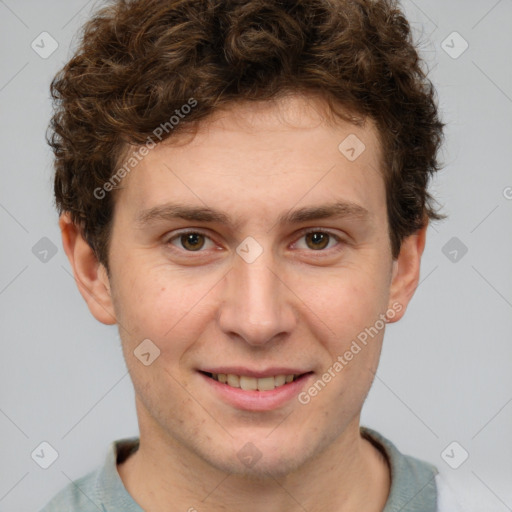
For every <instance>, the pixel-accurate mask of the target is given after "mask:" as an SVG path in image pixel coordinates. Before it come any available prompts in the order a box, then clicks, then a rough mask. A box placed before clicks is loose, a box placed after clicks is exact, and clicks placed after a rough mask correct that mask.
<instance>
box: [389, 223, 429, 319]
mask: <svg viewBox="0 0 512 512" xmlns="http://www.w3.org/2000/svg"><path fill="white" fill-rule="evenodd" d="M427 228H428V223H426V224H425V226H424V227H423V228H421V229H419V230H418V231H416V232H415V233H413V234H412V235H410V236H408V237H407V238H405V239H404V240H403V242H402V246H401V249H400V254H399V255H398V258H397V259H396V260H394V261H393V270H392V279H391V285H390V294H389V304H388V308H391V309H393V310H395V311H396V315H395V316H394V317H393V318H390V319H389V320H388V323H393V322H397V321H398V320H400V318H402V316H403V315H404V313H405V310H406V309H407V306H408V304H409V302H410V300H411V299H412V297H413V295H414V292H415V291H416V288H417V287H418V282H419V277H420V265H421V256H422V254H423V250H424V248H425V240H426V233H427ZM398 305H400V306H401V307H400V308H399V307H398Z"/></svg>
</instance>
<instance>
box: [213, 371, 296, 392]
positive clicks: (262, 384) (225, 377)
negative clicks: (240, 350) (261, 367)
mask: <svg viewBox="0 0 512 512" xmlns="http://www.w3.org/2000/svg"><path fill="white" fill-rule="evenodd" d="M205 375H207V376H208V377H210V378H212V379H214V380H216V381H217V382H220V383H222V384H226V385H228V386H230V387H232V388H240V389H243V390H244V391H272V390H273V389H275V388H278V387H280V386H284V385H285V384H288V383H290V382H293V381H294V380H295V379H297V378H298V377H300V375H293V374H292V375H276V376H273V377H272V376H270V377H262V378H259V379H258V378H256V377H250V376H247V375H234V374H231V373H228V374H226V373H207V372H205Z"/></svg>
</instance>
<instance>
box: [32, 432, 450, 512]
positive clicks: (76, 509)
mask: <svg viewBox="0 0 512 512" xmlns="http://www.w3.org/2000/svg"><path fill="white" fill-rule="evenodd" d="M360 430H361V434H362V435H363V436H364V437H365V438H366V439H368V440H369V441H371V442H372V443H373V444H374V445H375V446H376V447H377V448H378V449H380V450H381V451H382V453H384V455H385V456H386V458H387V460H388V462H389V465H390V468H391V489H390V492H389V497H388V500H387V502H386V506H385V507H384V510H383V511H382V512H448V511H449V512H454V511H457V510H458V508H457V505H456V503H455V502H454V501H452V497H451V496H450V497H449V496H447V492H449V491H448V490H447V489H446V488H445V484H444V483H443V481H442V480H441V479H440V478H439V474H438V470H437V468H436V467H434V466H432V465H431V464H429V463H427V462H425V461H421V460H419V459H416V458H414V457H411V456H408V455H403V454H402V453H400V452H399V451H398V450H397V448H396V447H395V446H394V445H393V444H392V443H391V442H390V441H388V440H387V439H386V438H384V437H383V436H381V435H380V434H379V433H378V432H376V431H374V430H372V429H369V428H367V427H360ZM138 441H139V440H138V438H129V439H121V440H118V441H114V442H113V443H112V444H111V445H110V449H109V451H108V454H107V458H106V461H105V463H104V464H103V466H101V467H100V468H98V469H97V470H96V471H93V472H91V473H89V474H87V475H85V476H84V477H82V478H80V479H78V480H76V481H74V482H72V483H70V484H68V485H67V486H66V487H65V488H64V489H63V490H61V491H60V492H59V493H58V494H57V495H56V496H55V497H54V498H53V499H52V500H51V501H50V502H49V503H48V504H47V505H46V506H45V507H44V508H43V509H42V510H41V511H40V512H143V509H142V508H141V507H140V506H139V505H138V504H137V503H136V502H135V501H134V499H133V498H132V497H131V496H130V494H129V493H128V491H127V490H126V489H125V487H124V485H123V482H122V480H121V478H120V476H119V473H118V472H117V463H120V462H122V461H124V460H126V458H127V457H129V456H130V455H131V454H132V453H133V452H134V451H136V450H137V448H138Z"/></svg>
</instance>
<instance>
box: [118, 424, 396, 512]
mask: <svg viewBox="0 0 512 512" xmlns="http://www.w3.org/2000/svg"><path fill="white" fill-rule="evenodd" d="M143 434H144V431H143V430H142V429H141V436H140V445H139V449H138V451H137V452H136V453H134V454H133V455H132V456H131V457H129V458H128V459H127V460H126V461H125V462H124V463H122V464H120V465H118V472H119V475H120V477H121V479H122V481H123V483H124V486H125V487H126V489H127V491H128V492H129V493H130V494H131V496H132V497H133V498H134V499H135V501H137V503H138V504H139V505H140V506H141V507H142V508H143V509H144V510H151V511H154V512H168V511H169V503H172V508H173V510H183V511H190V512H194V510H196V511H201V510H205V509H208V511H209V512H220V511H225V510H234V509H240V508H242V507H243V510H244V512H259V511H261V510H265V511H268V512H285V511H286V512H303V511H304V510H308V511H310V512H319V511H324V510H336V511H339V512H355V511H360V510H365V511H367V512H381V511H382V510H383V509H384V506H385V503H386V500H387V497H388V494H389V489H390V470H389V466H388V462H387V460H386V458H385V456H384V455H383V454H382V453H381V452H380V451H379V450H378V449H377V448H376V447H375V446H374V445H373V444H372V443H371V442H370V441H368V440H366V439H364V438H363V437H362V436H361V435H360V433H359V417H357V418H355V421H354V422H353V423H352V424H350V425H349V426H348V427H347V429H345V431H344V432H343V434H342V435H341V436H340V437H339V438H338V439H336V440H335V442H333V443H331V444H330V445H328V446H327V447H326V448H325V449H324V450H323V452H322V453H320V454H316V455H315V457H314V458H313V459H310V460H309V461H308V462H306V463H305V464H303V465H301V466H300V467H299V468H297V469H296V470H295V471H293V472H292V473H289V474H286V475H281V476H273V475H271V474H270V473H269V474H267V476H266V477H258V478H253V477H251V476H247V475H237V474H232V473H231V474H230V473H226V472H223V471H221V470H219V469H218V468H216V467H214V466H212V465H211V464H210V463H208V462H207V461H205V460H204V459H202V458H200V457H198V456H197V455H196V454H194V453H190V452H189V451H187V450H186V449H185V448H184V447H183V445H182V444H180V443H179V442H177V441H176V440H169V439H168V438H165V439H164V438H163V437H159V436H154V435H153V436H151V437H149V436H144V435H143Z"/></svg>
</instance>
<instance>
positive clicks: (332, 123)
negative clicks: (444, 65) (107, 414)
mask: <svg viewBox="0 0 512 512" xmlns="http://www.w3.org/2000/svg"><path fill="white" fill-rule="evenodd" d="M52 93H53V97H54V99H55V102H56V112H55V115H54V118H53V121H52V130H53V132H52V135H51V138H50V143H51V145H52V147H53V149H54V152H55V157H56V160H55V166H56V177H55V193H56V200H57V206H58V209H59V212H60V213H61V217H60V228H61V231H62V239H63V245H64V249H65V251H66V254H67V256H68V258H69V260H70V263H71V266H72V268H73V271H74V276H75V279H76V282H77V285H78V287H79V289H80V291H81V293H82V295H83V297H84V299H85V300H86V302H87V304H88V306H89V309H90V311H91V313H92V314H93V315H94V316H95V318H96V319H97V320H99V321H100V322H102V323H105V324H117V325H118V326H119V332H120V336H121V340H122V346H123V353H124V357H125V360H126V364H127V367H128V370H129V372H130V375H131V378H132V381H133V384H134V389H135V394H136V408H137V415H138V421H139V427H140V438H133V439H125V440H119V441H117V442H114V443H113V444H112V446H111V449H110V452H109V454H108V457H107V460H106V462H105V465H104V466H103V467H102V468H99V469H98V470H97V471H95V472H94V473H91V474H89V475H87V476H85V477H84V478H82V479H80V480H79V481H77V482H75V483H73V484H72V485H70V486H68V488H66V489H64V490H63V491H62V492H61V493H60V494H59V495H58V496H57V497H55V498H54V499H53V500H52V501H51V502H50V503H49V504H48V505H47V506H46V507H45V509H44V511H45V512H50V511H53V512H56V511H66V512H68V511H81V512H88V511H96V510H107V511H109V512H121V511H122V512H133V511H140V510H148V511H151V512H160V511H162V512H163V511H180V510H182V511H187V510H188V511H195V510H197V511H209V512H217V511H221V510H244V511H246V512H253V511H254V512H256V511H262V510H265V511H275V512H281V511H287V512H289V511H292V512H294V511H299V510H307V511H309V512H314V511H320V510H322V511H325V510H329V511H339V512H349V511H360V510H364V511H366V512H377V511H385V512H391V511H398V510H402V511H411V512H412V511H422V512H423V511H425V512H426V511H432V512H433V511H436V510H450V511H451V510H456V508H455V507H456V505H455V504H454V503H453V502H451V501H450V499H451V498H450V496H449V495H448V494H447V489H446V487H445V484H444V483H443V481H442V480H441V479H440V478H439V475H438V472H437V469H436V468H435V467H433V466H432V465H430V464H428V463H426V462H424V461H420V460H418V459H415V458H413V457H409V456H405V455H403V454H401V453H400V452H399V451H398V450H397V449H396V448H395V446H394V445H393V444H392V443H391V442H390V441H388V440H387V439H385V438H384V437H383V436H381V435H380V434H378V433H377V432H376V431H374V430H371V429H369V428H365V427H361V426H360V413H361V408H362V405H363V403H364V400H365V398H366V396H367V394H368V392H369V389H370V387H371V384H372V381H373V378H374V375H375V372H376V369H377V366H378V360H379V355H380V351H381V347H382V341H383V336H384V330H385V324H386V323H388V322H396V321H398V320H399V319H400V318H401V317H402V316H403V314H404V313H405V311H406V308H407V305H408V303H409V301H410V300H411V298H412V296H413V294H414V291H415V289H416V287H417V284H418V278H419V271H420V261H421V256H422V253H423V249H424V245H425V237H426V230H427V225H428V222H429V220H430V219H440V218H442V216H441V215H440V214H438V213H436V212H435V210H434V208H433V206H432V204H431V203H432V198H431V197H430V195H429V194H428V192H427V185H428V182H429V178H430V176H431V175H432V174H433V173H434V172H435V171H436V170H437V169H438V167H439V166H438V163H437V160H436V154H437V151H438V148H439V145H440V141H441V138H442V126H443V125H442V123H441V121H440V120H439V119H438V115H437V109H436V105H435V101H434V91H433V89H432V86H431V84H430V82H429V81H428V80H427V78H426V77H425V75H424V73H423V72H422V70H421V67H420V62H419V60H418V56H417V53H416V50H415V48H414V46H413V45H412V42H411V38H410V33H409V26H408V24H407V21H406V20H405V18H404V17H403V15H402V13H401V12H400V10H399V8H398V7H397V5H396V4H395V3H394V2H392V1H376V2H375V1H370V0H357V1H348V0H336V1H335V0H330V1H326V0H304V1H302V2H286V1H281V2H276V1H272V0H255V1H234V0H231V1H228V0H226V1H219V2H208V1H205V0H202V1H201V0H188V1H179V0H173V1H168V0H167V1H164V0H145V1H143V0H139V1H116V2H112V3H111V5H110V6H108V7H106V8H104V9H103V10H101V11H99V12H98V13H97V14H96V15H95V16H94V17H93V19H91V21H89V22H88V24H87V25H86V27H85V31H84V34H83V38H82V40H81V43H80V46H79V48H78V49H77V51H76V53H75V55H74V57H73V58H72V59H71V60H70V62H69V63H68V64H67V65H66V66H65V67H64V69H63V70H62V71H61V72H60V73H59V74H58V76H57V77H56V78H55V80H54V82H53V84H52Z"/></svg>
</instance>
